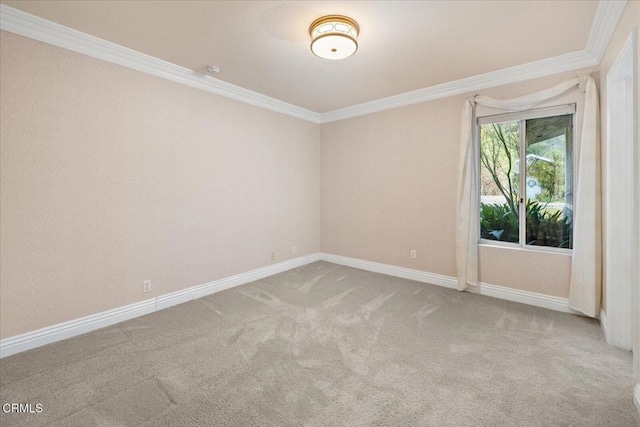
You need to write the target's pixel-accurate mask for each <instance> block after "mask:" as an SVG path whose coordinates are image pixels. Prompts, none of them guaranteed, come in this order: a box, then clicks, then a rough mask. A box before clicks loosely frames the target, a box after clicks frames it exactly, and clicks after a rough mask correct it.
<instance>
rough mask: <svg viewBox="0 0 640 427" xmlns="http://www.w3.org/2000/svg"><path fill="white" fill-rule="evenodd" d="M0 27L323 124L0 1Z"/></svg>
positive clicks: (316, 115)
mask: <svg viewBox="0 0 640 427" xmlns="http://www.w3.org/2000/svg"><path fill="white" fill-rule="evenodd" d="M0 29H1V30H4V31H9V32H11V33H15V34H18V35H21V36H24V37H28V38H31V39H34V40H38V41H41V42H44V43H48V44H51V45H54V46H58V47H61V48H64V49H68V50H71V51H73V52H78V53H81V54H83V55H87V56H91V57H93V58H97V59H101V60H103V61H107V62H111V63H113V64H117V65H122V66H124V67H127V68H131V69H134V70H137V71H142V72H144V73H147V74H151V75H153V76H156V77H160V78H163V79H166V80H170V81H173V82H176V83H180V84H183V85H186V86H191V87H193V88H196V89H201V90H204V91H207V92H211V93H214V94H216V95H221V96H224V97H226V98H231V99H234V100H236V101H241V102H244V103H247V104H251V105H255V106H257V107H261V108H265V109H268V110H271V111H275V112H277V113H282V114H286V115H288V116H292V117H296V118H299V119H303V120H307V121H310V122H313V123H320V114H319V113H316V112H315V111H311V110H307V109H305V108H302V107H298V106H296V105H293V104H289V103H287V102H284V101H280V100H277V99H274V98H271V97H269V96H266V95H263V94H261V93H258V92H254V91H252V90H249V89H245V88H242V87H239V86H235V85H232V84H231V83H227V82H224V81H222V80H219V79H216V78H213V77H211V76H208V75H205V74H201V73H197V72H195V71H193V70H190V69H188V68H184V67H180V66H178V65H175V64H172V63H170V62H167V61H163V60H162V59H158V58H155V57H153V56H150V55H146V54H144V53H141V52H138V51H135V50H133V49H129V48H126V47H124V46H120V45H117V44H115V43H111V42H108V41H106V40H103V39H100V38H98V37H94V36H91V35H89V34H86V33H83V32H80V31H77V30H74V29H72V28H69V27H65V26H63V25H60V24H56V23H55V22H51V21H48V20H46V19H43V18H40V17H38V16H35V15H31V14H29V13H26V12H23V11H21V10H18V9H14V8H12V7H9V6H6V5H4V4H0Z"/></svg>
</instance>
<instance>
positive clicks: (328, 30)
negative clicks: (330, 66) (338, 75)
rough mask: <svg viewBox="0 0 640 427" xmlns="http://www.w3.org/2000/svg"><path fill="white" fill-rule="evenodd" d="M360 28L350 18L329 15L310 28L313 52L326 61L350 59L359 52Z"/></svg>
mask: <svg viewBox="0 0 640 427" xmlns="http://www.w3.org/2000/svg"><path fill="white" fill-rule="evenodd" d="M359 33H360V26H359V25H358V23H357V22H356V21H354V20H353V19H351V18H349V17H348V16H342V15H327V16H323V17H321V18H318V19H316V20H315V21H313V22H312V23H311V26H309V35H310V36H311V52H313V54H314V55H316V56H318V57H320V58H324V59H332V60H336V59H344V58H348V57H350V56H351V55H353V54H354V53H356V50H358V34H359Z"/></svg>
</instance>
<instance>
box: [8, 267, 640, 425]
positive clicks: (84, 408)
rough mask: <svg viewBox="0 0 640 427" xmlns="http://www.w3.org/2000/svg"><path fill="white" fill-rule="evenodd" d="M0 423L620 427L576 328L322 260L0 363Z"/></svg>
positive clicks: (627, 370)
mask: <svg viewBox="0 0 640 427" xmlns="http://www.w3.org/2000/svg"><path fill="white" fill-rule="evenodd" d="M0 381H1V383H0V384H1V389H0V398H1V401H2V403H6V402H21V403H27V402H30V403H41V404H42V406H43V411H42V412H41V413H39V414H26V415H14V414H1V415H0V424H1V425H3V426H13V425H42V426H44V425H64V426H83V427H84V426H92V425H97V426H120V425H123V426H134V425H144V426H186V425H207V426H224V425H229V426H252V425H263V426H264V425H274V426H283V425H309V426H320V425H322V426H325V425H330V426H338V425H347V426H366V425H375V426H381V425H388V426H413V425H416V426H423V425H424V426H635V425H638V423H639V420H640V418H639V417H638V413H637V411H636V409H635V407H634V405H633V402H632V397H631V396H632V387H633V382H632V376H631V355H630V354H629V353H628V352H624V351H621V350H618V349H615V348H612V347H609V346H607V345H606V343H605V342H604V338H603V336H602V333H601V331H600V326H599V325H598V324H597V323H596V322H595V321H594V320H590V319H587V318H583V317H579V316H573V315H568V314H562V313H558V312H554V311H549V310H545V309H540V308H535V307H530V306H526V305H521V304H516V303H510V302H506V301H500V300H497V299H492V298H487V297H483V296H479V295H474V294H469V293H459V292H456V291H454V290H450V289H444V288H440V287H436V286H430V285H425V284H421V283H417V282H412V281H409V280H403V279H398V278H394V277H389V276H384V275H380V274H374V273H369V272H366V271H361V270H356V269H352V268H347V267H342V266H338V265H334V264H329V263H325V262H317V263H314V264H310V265H307V266H305V267H300V268H297V269H295V270H291V271H289V272H285V273H282V274H279V275H276V276H272V277H269V278H267V279H264V280H261V281H258V282H254V283H250V284H248V285H245V286H241V287H237V288H234V289H230V290H227V291H225V292H221V293H218V294H214V295H211V296H209V297H206V298H202V299H199V300H196V301H192V302H189V303H186V304H182V305H179V306H176V307H173V308H170V309H167V310H164V311H161V312H157V313H154V314H150V315H148V316H144V317H141V318H138V319H134V320H130V321H127V322H124V323H121V324H119V325H115V326H112V327H109V328H105V329H102V330H99V331H95V332H93V333H90V334H87V335H84V336H80V337H77V338H74V339H70V340H67V341H63V342H60V343H57V344H53V345H50V346H47V347H43V348H39V349H35V350H32V351H29V352H26V353H22V354H18V355H15V356H11V357H8V358H5V359H2V360H1V361H0Z"/></svg>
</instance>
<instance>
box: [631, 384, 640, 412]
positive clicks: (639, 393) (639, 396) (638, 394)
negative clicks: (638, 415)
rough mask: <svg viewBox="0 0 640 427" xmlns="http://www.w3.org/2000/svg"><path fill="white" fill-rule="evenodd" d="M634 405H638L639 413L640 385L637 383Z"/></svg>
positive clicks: (634, 390)
mask: <svg viewBox="0 0 640 427" xmlns="http://www.w3.org/2000/svg"><path fill="white" fill-rule="evenodd" d="M633 403H634V404H635V405H636V409H637V410H638V412H640V383H636V386H635V387H634V389H633Z"/></svg>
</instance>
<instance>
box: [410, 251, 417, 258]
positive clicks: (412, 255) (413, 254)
mask: <svg viewBox="0 0 640 427" xmlns="http://www.w3.org/2000/svg"><path fill="white" fill-rule="evenodd" d="M410 256H411V259H416V250H415V249H411V255H410Z"/></svg>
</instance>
